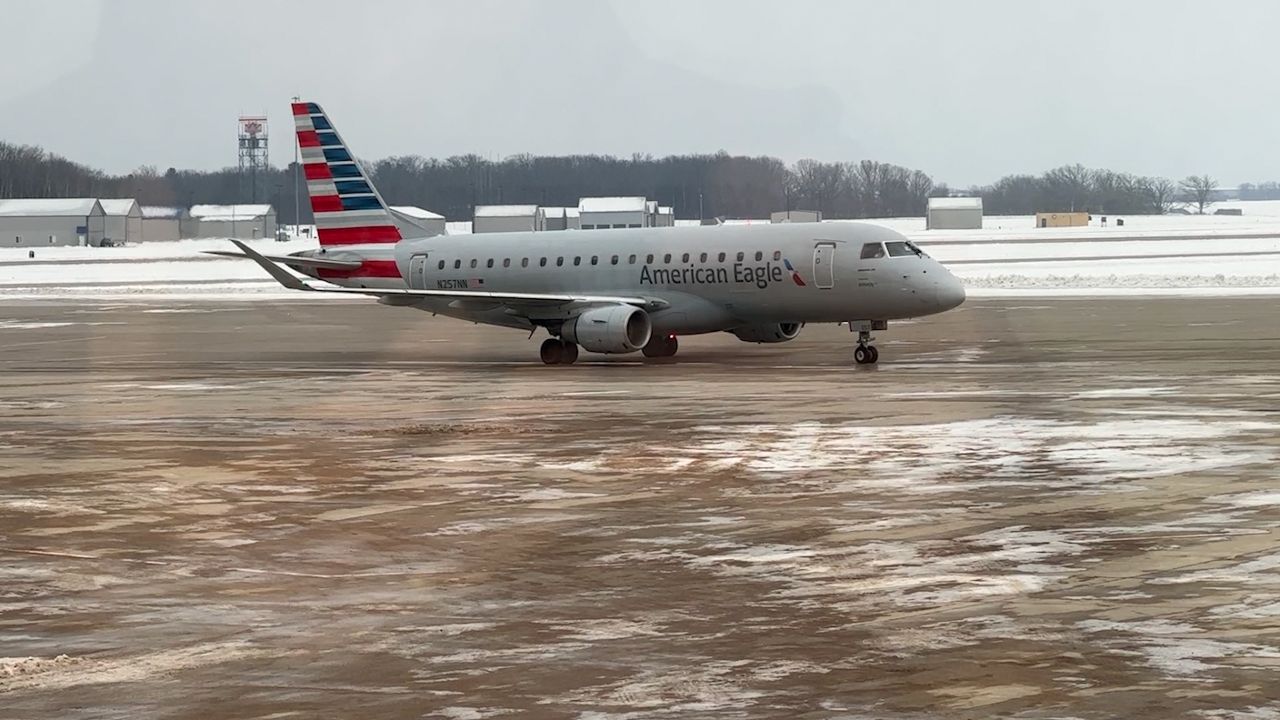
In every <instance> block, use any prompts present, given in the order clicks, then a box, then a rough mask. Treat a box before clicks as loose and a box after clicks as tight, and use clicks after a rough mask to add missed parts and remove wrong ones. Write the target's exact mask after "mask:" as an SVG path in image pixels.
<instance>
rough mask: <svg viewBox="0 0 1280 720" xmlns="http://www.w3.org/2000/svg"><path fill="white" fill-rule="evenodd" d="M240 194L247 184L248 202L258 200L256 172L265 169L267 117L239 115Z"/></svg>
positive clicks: (242, 194)
mask: <svg viewBox="0 0 1280 720" xmlns="http://www.w3.org/2000/svg"><path fill="white" fill-rule="evenodd" d="M238 134H239V153H240V195H241V197H244V195H245V192H244V191H245V184H246V183H247V184H248V186H249V187H248V190H249V194H248V196H249V202H250V203H256V202H258V173H259V172H264V171H266V169H267V118H266V116H265V115H253V116H248V115H241V116H240V123H239V133H238Z"/></svg>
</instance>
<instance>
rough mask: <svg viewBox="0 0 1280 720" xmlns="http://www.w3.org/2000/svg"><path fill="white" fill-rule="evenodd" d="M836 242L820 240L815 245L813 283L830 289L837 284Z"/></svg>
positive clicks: (822, 288)
mask: <svg viewBox="0 0 1280 720" xmlns="http://www.w3.org/2000/svg"><path fill="white" fill-rule="evenodd" d="M835 259H836V244H835V243H830V242H820V243H818V244H817V245H814V246H813V284H814V285H816V286H818V289H820V290H830V289H831V288H833V287H835V284H836V269H835Z"/></svg>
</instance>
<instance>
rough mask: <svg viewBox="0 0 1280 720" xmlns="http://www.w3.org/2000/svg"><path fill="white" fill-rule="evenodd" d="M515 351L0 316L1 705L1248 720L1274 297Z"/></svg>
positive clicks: (291, 321)
mask: <svg viewBox="0 0 1280 720" xmlns="http://www.w3.org/2000/svg"><path fill="white" fill-rule="evenodd" d="M540 340H541V337H535V338H533V339H529V338H527V337H526V336H525V335H524V334H522V333H519V332H515V331H509V330H502V329H495V328H486V327H478V326H472V325H467V324H464V323H460V322H457V321H453V320H446V319H443V318H432V317H430V316H428V315H426V314H425V313H421V312H416V311H412V310H407V309H400V308H387V307H382V306H378V305H375V304H373V303H348V302H318V303H301V302H276V301H272V300H264V301H255V302H217V301H213V302H200V301H190V302H188V301H182V300H173V299H170V300H158V301H155V302H151V303H148V302H123V301H122V302H111V303H107V302H104V301H95V300H83V301H56V302H52V301H33V302H21V301H12V300H10V301H6V302H5V303H4V304H0V367H3V368H4V372H3V373H0V411H3V412H2V414H0V718H6V719H7V718H10V717H12V718H22V719H32V720H38V719H43V718H139V717H147V718H152V717H165V718H197V717H198V718H222V717H226V718H232V717H234V718H268V717H290V716H296V717H364V718H401V717H404V718H408V717H414V718H416V717H424V716H425V717H445V718H455V719H460V718H489V717H507V716H510V717H569V718H597V719H603V718H648V717H658V716H668V717H699V718H704V717H705V718H739V717H805V718H912V719H915V718H935V717H936V718H969V717H991V716H996V715H1001V716H1006V717H1018V718H1051V717H1053V718H1063V717H1078V718H1102V717H1129V718H1139V717H1140V718H1171V717H1199V718H1210V719H1219V718H1272V717H1280V685H1278V684H1277V683H1276V682H1275V677H1276V673H1277V671H1280V536H1278V534H1277V525H1278V523H1280V471H1278V470H1277V469H1276V468H1277V461H1278V460H1280V411H1277V407H1280V306H1277V303H1276V299H1275V298H1269V297H1266V298H1248V297H1238V298H1146V297H1133V298H1107V299H1087V298H1055V299H1052V300H1044V299H1032V298H1017V299H974V300H970V302H969V303H967V304H966V305H964V306H962V307H961V308H960V309H958V310H956V311H953V312H951V313H947V314H944V315H941V316H935V317H932V318H928V319H924V320H920V321H917V322H911V323H900V324H894V325H891V327H890V329H889V331H888V332H886V333H880V339H879V341H878V342H877V345H878V347H879V348H880V355H881V363H880V365H879V366H878V367H874V368H870V367H856V366H854V365H853V364H852V360H851V357H850V356H851V351H852V338H851V336H850V334H849V333H848V332H847V331H846V330H844V329H843V328H835V327H822V326H819V327H809V328H806V329H805V331H804V332H803V333H802V335H801V337H800V339H799V340H797V341H795V342H793V343H787V344H781V345H748V344H744V343H740V342H738V341H737V340H735V339H734V338H732V337H730V336H728V335H720V336H707V337H691V338H682V340H681V343H682V346H681V352H680V355H679V356H678V357H677V358H676V359H675V360H674V361H649V362H645V361H643V359H641V358H639V357H635V356H622V357H609V358H604V357H602V356H591V355H585V354H584V355H583V358H584V360H586V362H580V364H578V365H575V366H559V367H545V366H543V365H541V364H540V363H539V362H538V361H537V344H538V342H539V341H540ZM290 713H292V714H293V715H290Z"/></svg>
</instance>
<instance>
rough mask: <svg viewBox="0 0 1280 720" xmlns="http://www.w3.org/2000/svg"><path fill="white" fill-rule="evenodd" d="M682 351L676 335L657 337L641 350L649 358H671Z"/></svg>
mask: <svg viewBox="0 0 1280 720" xmlns="http://www.w3.org/2000/svg"><path fill="white" fill-rule="evenodd" d="M679 349H680V340H679V339H678V338H676V337H675V336H674V335H655V336H653V337H651V338H649V342H647V343H645V345H644V347H642V348H640V352H642V353H644V356H645V357H647V358H664V357H671V356H672V355H675V354H676V351H677V350H679Z"/></svg>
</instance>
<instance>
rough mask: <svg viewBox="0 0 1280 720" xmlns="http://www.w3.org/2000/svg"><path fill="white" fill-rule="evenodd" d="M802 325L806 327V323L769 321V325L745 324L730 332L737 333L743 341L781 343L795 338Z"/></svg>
mask: <svg viewBox="0 0 1280 720" xmlns="http://www.w3.org/2000/svg"><path fill="white" fill-rule="evenodd" d="M802 327H804V323H795V322H784V323H769V324H767V325H744V326H742V327H740V328H734V329H732V330H730V331H729V332H731V333H733V334H734V335H736V336H737V337H738V339H739V340H741V341H742V342H753V343H780V342H787V341H788V340H795V339H796V336H797V335H799V334H800V328H802Z"/></svg>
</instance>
